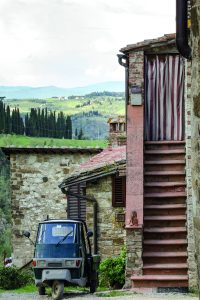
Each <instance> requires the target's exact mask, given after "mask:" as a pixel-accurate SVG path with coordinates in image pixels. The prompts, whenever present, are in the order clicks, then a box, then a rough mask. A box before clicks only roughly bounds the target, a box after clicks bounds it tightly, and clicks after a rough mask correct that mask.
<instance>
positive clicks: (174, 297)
mask: <svg viewBox="0 0 200 300" xmlns="http://www.w3.org/2000/svg"><path fill="white" fill-rule="evenodd" d="M63 299H74V300H83V299H88V300H98V299H99V300H109V299H110V300H130V299H133V300H154V299H155V300H197V299H199V297H197V296H191V295H183V294H145V295H139V294H131V293H130V295H125V296H118V297H109V298H108V297H103V296H101V297H100V296H98V294H97V295H90V294H86V293H78V294H77V293H70V294H69V293H68V294H65V296H64V298H63ZM0 300H51V297H50V296H39V295H38V294H37V293H31V294H16V293H10V292H8V293H2V294H0Z"/></svg>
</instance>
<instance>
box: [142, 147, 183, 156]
mask: <svg viewBox="0 0 200 300" xmlns="http://www.w3.org/2000/svg"><path fill="white" fill-rule="evenodd" d="M144 153H145V154H158V155H161V154H167V155H171V154H184V153H185V149H184V148H181V149H156V150H155V149H153V150H145V151H144Z"/></svg>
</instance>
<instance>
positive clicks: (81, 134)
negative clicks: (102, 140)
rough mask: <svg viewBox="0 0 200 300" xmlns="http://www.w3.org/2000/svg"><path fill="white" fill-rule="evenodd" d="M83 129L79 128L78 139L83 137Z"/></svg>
mask: <svg viewBox="0 0 200 300" xmlns="http://www.w3.org/2000/svg"><path fill="white" fill-rule="evenodd" d="M83 136H84V134H83V129H82V128H81V129H80V131H79V134H78V140H82V139H83Z"/></svg>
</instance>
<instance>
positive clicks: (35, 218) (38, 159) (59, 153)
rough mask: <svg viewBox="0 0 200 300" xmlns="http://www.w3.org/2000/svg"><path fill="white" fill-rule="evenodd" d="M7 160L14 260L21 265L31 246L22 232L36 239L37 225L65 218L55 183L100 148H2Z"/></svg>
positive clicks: (63, 200)
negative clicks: (25, 231) (47, 219)
mask: <svg viewBox="0 0 200 300" xmlns="http://www.w3.org/2000/svg"><path fill="white" fill-rule="evenodd" d="M2 150H3V152H4V153H5V154H6V155H7V157H8V159H9V160H10V168H11V170H10V171H11V172H10V173H11V204H12V233H13V236H12V246H13V261H14V264H15V265H16V266H19V267H21V266H23V265H24V264H26V263H28V262H29V261H30V260H31V259H32V256H33V246H32V245H31V243H30V242H29V241H28V240H27V239H26V238H24V237H23V236H22V231H23V230H28V231H30V232H31V239H32V240H34V239H35V235H36V229H37V224H38V222H40V221H41V220H44V219H46V217H47V215H49V217H50V218H54V219H55V218H66V207H67V201H66V197H65V196H64V195H63V194H62V193H61V192H60V189H59V187H58V183H59V182H61V180H62V179H63V177H65V176H67V174H69V173H70V172H72V171H73V170H74V169H75V168H76V167H77V166H78V165H79V164H81V163H83V162H84V161H86V160H88V158H89V157H91V156H93V155H95V154H96V153H98V152H100V151H101V149H78V148H77V149H73V148H68V149H66V148H3V149H2Z"/></svg>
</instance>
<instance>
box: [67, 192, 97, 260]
mask: <svg viewBox="0 0 200 300" xmlns="http://www.w3.org/2000/svg"><path fill="white" fill-rule="evenodd" d="M61 190H62V192H63V194H65V195H66V196H67V195H70V196H73V197H76V198H78V199H84V200H86V201H89V202H92V203H93V244H94V247H93V249H94V251H93V252H94V254H97V253H98V241H97V213H98V203H97V200H96V199H95V198H94V197H88V196H84V195H80V194H75V193H72V192H71V191H69V190H67V191H66V190H65V189H64V188H62V189H61Z"/></svg>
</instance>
